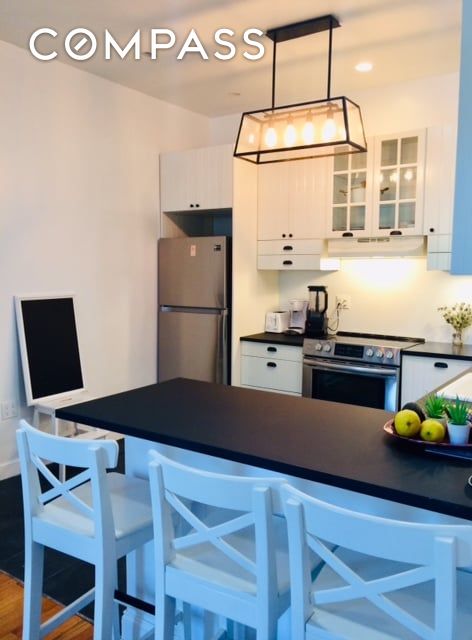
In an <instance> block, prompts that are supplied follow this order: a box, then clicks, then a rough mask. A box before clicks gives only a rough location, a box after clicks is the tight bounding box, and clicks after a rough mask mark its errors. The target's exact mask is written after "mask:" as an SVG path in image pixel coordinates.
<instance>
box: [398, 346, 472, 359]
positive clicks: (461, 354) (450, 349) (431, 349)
mask: <svg viewBox="0 0 472 640" xmlns="http://www.w3.org/2000/svg"><path fill="white" fill-rule="evenodd" d="M402 356H403V357H405V356H426V357H429V358H441V357H442V358H451V359H456V360H472V344H463V345H462V346H461V347H454V346H453V345H452V344H451V343H450V342H425V343H424V344H417V345H416V346H414V347H410V348H409V349H405V350H404V351H403V352H402Z"/></svg>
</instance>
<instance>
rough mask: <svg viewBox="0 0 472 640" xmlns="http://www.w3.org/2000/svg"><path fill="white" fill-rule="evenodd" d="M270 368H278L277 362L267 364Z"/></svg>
mask: <svg viewBox="0 0 472 640" xmlns="http://www.w3.org/2000/svg"><path fill="white" fill-rule="evenodd" d="M267 366H268V367H271V369H275V367H276V366H277V364H276V363H275V362H268V363H267Z"/></svg>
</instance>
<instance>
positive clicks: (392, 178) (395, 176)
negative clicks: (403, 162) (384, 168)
mask: <svg viewBox="0 0 472 640" xmlns="http://www.w3.org/2000/svg"><path fill="white" fill-rule="evenodd" d="M397 181H398V174H397V172H396V171H394V172H393V173H391V174H390V182H397Z"/></svg>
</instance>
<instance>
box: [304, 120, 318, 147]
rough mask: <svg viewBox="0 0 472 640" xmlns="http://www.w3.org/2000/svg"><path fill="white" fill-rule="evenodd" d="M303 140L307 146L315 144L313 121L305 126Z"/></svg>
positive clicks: (307, 122)
mask: <svg viewBox="0 0 472 640" xmlns="http://www.w3.org/2000/svg"><path fill="white" fill-rule="evenodd" d="M302 138H303V142H304V143H305V144H313V143H314V142H315V125H314V124H313V122H312V121H311V120H307V121H306V122H305V124H304V125H303V130H302Z"/></svg>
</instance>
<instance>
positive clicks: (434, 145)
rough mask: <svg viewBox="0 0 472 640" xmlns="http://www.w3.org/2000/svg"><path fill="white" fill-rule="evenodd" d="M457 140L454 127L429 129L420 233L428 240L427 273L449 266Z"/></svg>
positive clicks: (452, 125)
mask: <svg viewBox="0 0 472 640" xmlns="http://www.w3.org/2000/svg"><path fill="white" fill-rule="evenodd" d="M456 140H457V125H455V124H450V125H445V126H437V127H431V128H429V129H428V145H427V152H426V172H425V200H424V221H423V233H424V235H425V236H427V240H428V256H427V265H428V269H429V270H432V269H436V270H442V271H449V270H450V267H451V244H452V217H453V211H454V181H455V173H456Z"/></svg>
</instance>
